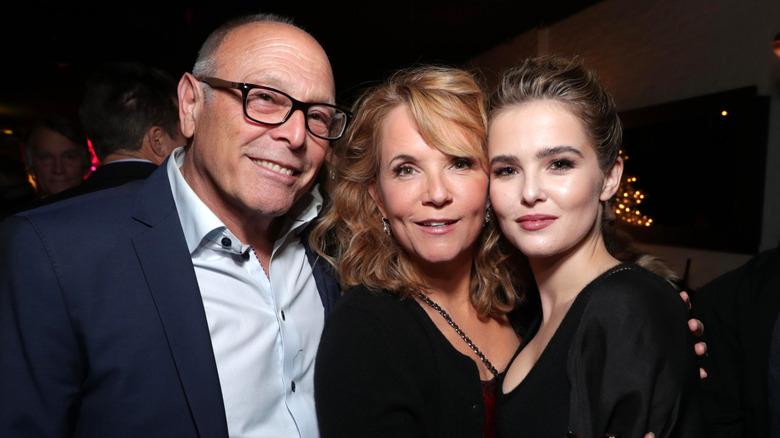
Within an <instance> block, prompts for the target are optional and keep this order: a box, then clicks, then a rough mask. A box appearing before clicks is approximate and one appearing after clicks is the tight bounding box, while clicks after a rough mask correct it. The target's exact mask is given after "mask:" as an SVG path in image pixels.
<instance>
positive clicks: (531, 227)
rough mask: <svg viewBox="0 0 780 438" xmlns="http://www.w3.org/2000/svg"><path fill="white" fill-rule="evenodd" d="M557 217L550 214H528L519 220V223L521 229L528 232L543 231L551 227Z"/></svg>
mask: <svg viewBox="0 0 780 438" xmlns="http://www.w3.org/2000/svg"><path fill="white" fill-rule="evenodd" d="M556 219H557V217H555V216H551V215H548V214H527V215H525V216H520V217H519V218H517V221H516V222H517V223H518V224H520V227H521V228H522V229H524V230H528V231H536V230H541V229H542V228H546V227H548V226H549V225H551V224H552V223H553V222H554V221H555V220H556Z"/></svg>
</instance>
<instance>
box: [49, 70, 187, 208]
mask: <svg viewBox="0 0 780 438" xmlns="http://www.w3.org/2000/svg"><path fill="white" fill-rule="evenodd" d="M177 99H178V98H177V95H176V80H175V79H174V78H173V77H171V76H170V75H169V74H168V73H166V72H164V71H162V70H159V69H156V68H153V67H148V66H145V65H142V64H137V63H130V62H127V63H115V64H106V65H103V66H101V67H100V68H98V70H97V71H95V73H93V74H92V76H91V77H90V79H89V80H88V81H87V84H86V92H85V94H84V98H83V99H82V102H81V106H80V108H79V119H80V120H81V124H82V125H83V126H84V130H85V131H86V133H87V137H89V139H90V140H92V147H93V148H94V150H95V154H96V155H97V157H98V159H99V160H100V161H101V163H102V165H101V166H100V167H98V168H97V169H96V170H95V171H94V172H92V174H91V175H90V176H89V178H87V179H86V180H85V181H84V183H83V184H82V185H81V186H79V187H78V188H76V189H73V190H69V191H68V192H66V193H63V194H62V195H61V196H60V197H59V198H60V199H64V198H66V197H70V196H75V195H79V194H83V193H88V192H92V191H95V190H101V189H105V188H109V187H114V186H118V185H121V184H124V183H126V182H129V181H133V180H136V179H143V178H146V177H148V176H149V175H150V174H151V173H152V172H153V171H154V170H155V169H156V168H157V166H159V165H160V164H162V162H163V161H165V159H166V158H168V155H170V153H171V151H173V150H174V149H175V148H176V147H178V146H184V145H185V144H186V143H187V139H186V138H184V135H183V134H182V133H181V129H180V127H179V109H178V105H177Z"/></svg>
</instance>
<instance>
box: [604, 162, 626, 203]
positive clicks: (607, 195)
mask: <svg viewBox="0 0 780 438" xmlns="http://www.w3.org/2000/svg"><path fill="white" fill-rule="evenodd" d="M622 177H623V158H622V157H617V159H616V160H615V163H614V164H612V167H610V168H609V170H608V171H607V173H606V174H605V175H604V185H603V187H602V188H601V196H599V199H600V200H602V201H608V200H609V199H611V198H612V196H614V195H615V193H616V192H617V189H618V187H619V186H620V179H621V178H622Z"/></svg>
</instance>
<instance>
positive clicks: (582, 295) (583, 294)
mask: <svg viewBox="0 0 780 438" xmlns="http://www.w3.org/2000/svg"><path fill="white" fill-rule="evenodd" d="M635 267H636V265H634V264H633V263H619V264H617V265H615V266H613V267H611V268H609V269H607V270H606V271H604V272H602V273H601V274H599V276H598V277H596V278H594V279H593V280H591V282H590V283H588V284H586V285H585V287H583V288H582V290H581V291H580V292H579V293H577V297H576V298H575V299H574V302H573V303H572V304H571V307H569V310H567V311H566V315H564V317H563V319H562V320H561V323H560V325H558V328H557V329H555V333H553V335H552V337H551V338H550V341H549V342H548V343H547V345H545V347H544V349H543V350H542V353H541V354H540V355H539V358H538V359H536V362H535V363H534V364H533V365H532V366H531V369H530V370H528V373H527V374H526V375H525V377H524V378H523V380H521V381H520V382H518V384H517V385H515V386H514V387H513V388H512V389H510V390H509V391H508V392H504V385H503V383H502V384H501V385H500V387H499V390H500V391H501V394H502V395H508V394H512V393H514V392H517V391H518V388H520V387H521V386H522V385H523V383H524V382H525V381H526V380H528V378H529V377H531V375H532V374H534V373H536V372H537V371H535V370H536V369H537V368H538V366H537V365H538V364H539V363H540V362H542V359H543V358H545V357H546V356H549V355H550V353H549V351H550V346H554V345H555V344H557V343H558V342H559V339H560V337H561V336H562V335H561V333H562V331H563V330H562V329H563V328H564V327H568V325H569V324H571V321H572V319H574V318H575V316H576V314H581V311H582V310H583V308H584V306H585V304H587V302H588V299H590V294H591V292H592V290H593V288H594V287H596V285H598V283H601V282H602V281H603V280H605V279H606V278H608V277H610V276H612V275H613V274H615V273H617V272H620V271H624V270H627V269H630V270H633V269H634V268H635ZM575 312H576V314H575ZM541 323H542V314H541V312H539V313H537V314H536V316H535V317H534V319H533V322H532V324H531V325H530V326H529V330H528V332H527V336H525V337H524V338H523V341H522V342H521V343H520V346H519V347H517V350H516V351H515V354H514V355H513V356H512V358H511V359H510V360H509V363H508V364H507V366H506V369H505V370H504V373H506V372H507V371H509V369H510V368H511V367H512V364H513V363H514V362H515V359H516V358H517V356H518V355H519V354H520V352H521V351H522V350H523V348H525V346H526V345H528V343H529V342H531V340H532V339H533V338H534V337H535V336H536V333H537V332H538V331H539V327H540V326H541Z"/></svg>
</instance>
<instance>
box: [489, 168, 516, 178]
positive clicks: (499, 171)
mask: <svg viewBox="0 0 780 438" xmlns="http://www.w3.org/2000/svg"><path fill="white" fill-rule="evenodd" d="M492 173H493V175H495V176H509V175H512V174H515V173H517V171H516V170H515V168H513V167H509V166H505V167H497V168H495V169H493V171H492Z"/></svg>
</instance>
